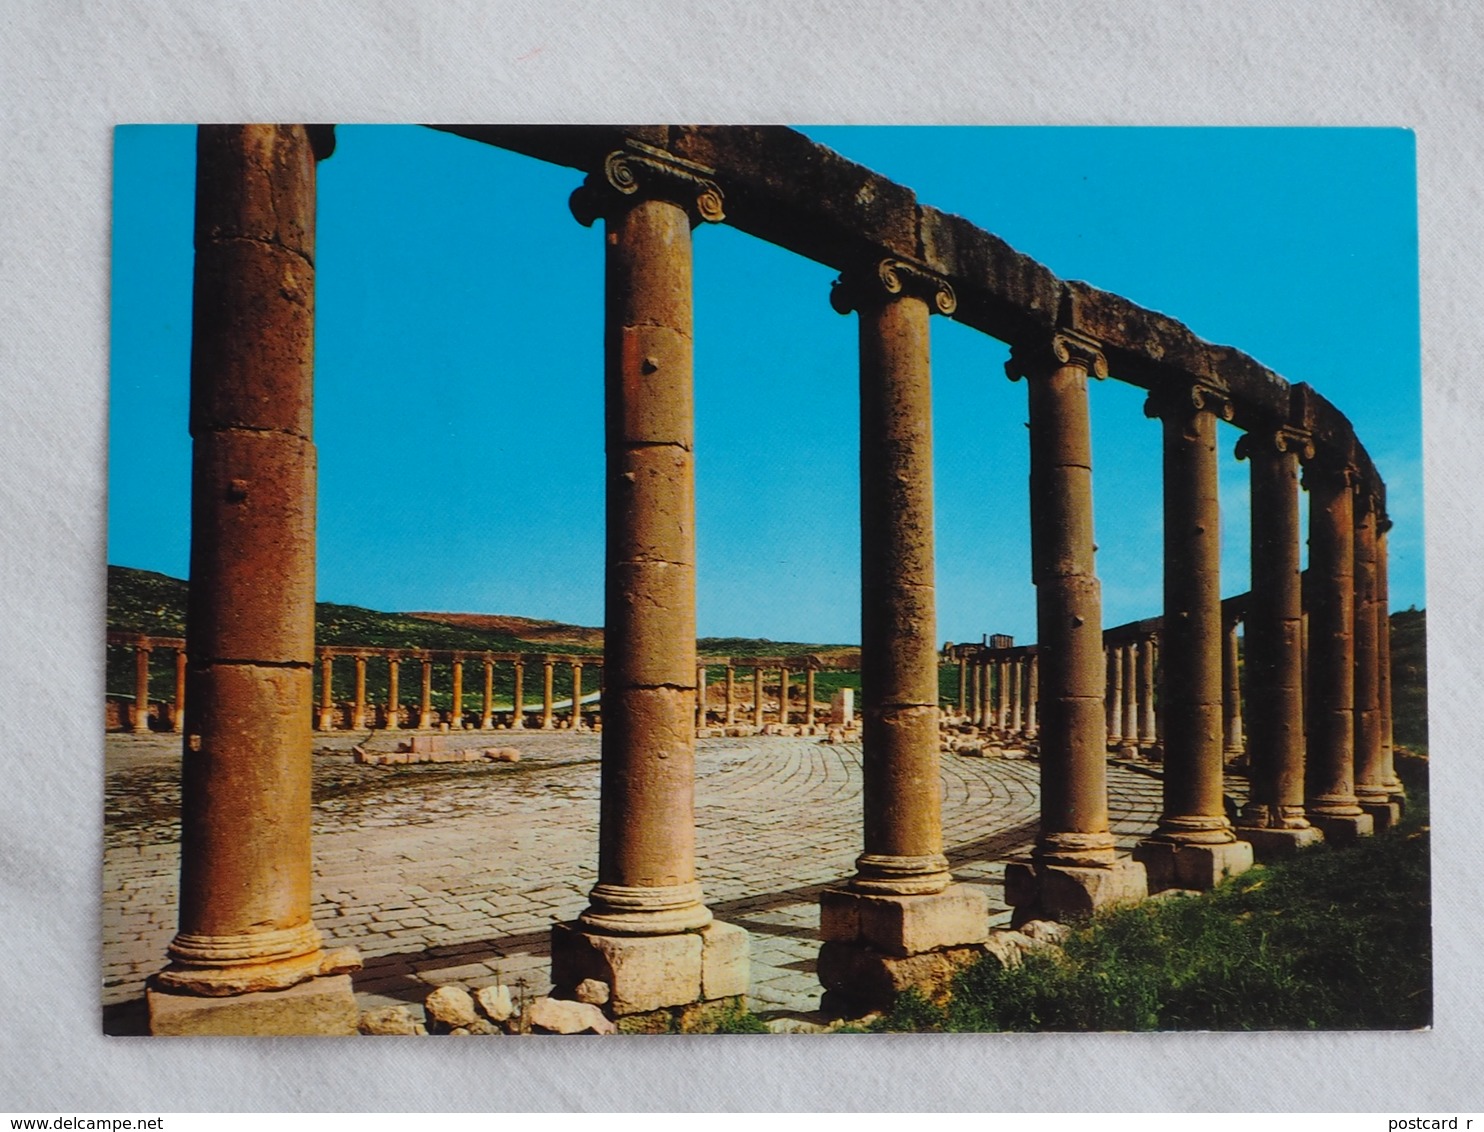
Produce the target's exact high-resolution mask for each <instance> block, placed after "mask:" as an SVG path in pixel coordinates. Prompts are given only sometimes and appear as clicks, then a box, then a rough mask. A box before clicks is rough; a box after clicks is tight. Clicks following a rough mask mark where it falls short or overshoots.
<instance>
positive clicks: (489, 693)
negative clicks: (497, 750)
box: [479, 657, 581, 731]
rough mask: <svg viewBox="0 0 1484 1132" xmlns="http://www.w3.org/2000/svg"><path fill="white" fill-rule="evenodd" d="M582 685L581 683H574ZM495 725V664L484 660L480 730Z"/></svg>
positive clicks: (486, 659) (486, 658) (488, 659)
mask: <svg viewBox="0 0 1484 1132" xmlns="http://www.w3.org/2000/svg"><path fill="white" fill-rule="evenodd" d="M574 683H577V684H579V685H580V684H581V681H580V680H579V681H574ZM494 725H495V662H494V661H493V660H491V659H490V658H489V657H485V658H484V695H483V698H482V699H481V700H480V704H479V729H480V730H481V731H488V730H489V729H490V728H491V727H493V726H494Z"/></svg>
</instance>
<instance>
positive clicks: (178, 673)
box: [170, 649, 186, 735]
mask: <svg viewBox="0 0 1484 1132" xmlns="http://www.w3.org/2000/svg"><path fill="white" fill-rule="evenodd" d="M185 699H186V651H185V649H176V650H175V703H174V705H173V706H172V707H171V709H170V730H171V731H174V732H175V733H176V734H177V735H179V734H180V733H181V732H182V731H184V730H185Z"/></svg>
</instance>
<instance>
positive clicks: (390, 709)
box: [386, 653, 402, 731]
mask: <svg viewBox="0 0 1484 1132" xmlns="http://www.w3.org/2000/svg"><path fill="white" fill-rule="evenodd" d="M401 668H402V663H401V657H399V656H398V655H397V654H396V653H392V654H391V655H389V656H388V657H387V658H386V729H387V730H388V731H398V730H401V727H402V690H401V688H399V687H398V682H399V680H400V678H401Z"/></svg>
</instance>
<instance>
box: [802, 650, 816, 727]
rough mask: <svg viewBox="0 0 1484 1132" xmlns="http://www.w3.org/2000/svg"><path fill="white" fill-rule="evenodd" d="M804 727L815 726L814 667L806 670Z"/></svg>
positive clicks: (811, 666)
mask: <svg viewBox="0 0 1484 1132" xmlns="http://www.w3.org/2000/svg"><path fill="white" fill-rule="evenodd" d="M804 726H805V727H813V726H814V665H812V664H811V665H809V667H808V668H806V669H804Z"/></svg>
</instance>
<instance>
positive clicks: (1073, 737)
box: [1005, 332, 1147, 923]
mask: <svg viewBox="0 0 1484 1132" xmlns="http://www.w3.org/2000/svg"><path fill="white" fill-rule="evenodd" d="M1107 372H1108V371H1107V362H1106V361H1105V360H1104V358H1103V355H1102V351H1101V350H1100V349H1099V347H1098V345H1097V344H1096V343H1095V342H1091V341H1089V340H1087V339H1084V338H1083V337H1081V336H1080V335H1077V334H1073V333H1070V332H1062V333H1059V334H1057V335H1056V336H1055V337H1054V338H1053V339H1052V340H1051V341H1050V342H1047V343H1041V344H1036V345H1034V346H1022V345H1017V346H1016V347H1015V348H1014V350H1013V351H1012V353H1011V356H1010V361H1009V362H1008V363H1007V364H1006V373H1007V374H1008V375H1009V376H1010V377H1011V378H1012V379H1018V378H1021V377H1024V378H1025V379H1026V386H1027V392H1028V394H1029V405H1030V459H1031V474H1030V493H1031V504H1030V514H1031V564H1032V566H1031V569H1032V576H1031V580H1032V582H1033V583H1034V584H1035V587H1036V633H1037V641H1038V648H1037V653H1036V655H1037V657H1038V660H1039V674H1038V679H1039V683H1040V688H1039V695H1040V701H1041V705H1040V715H1039V726H1040V745H1041V828H1040V832H1039V834H1038V835H1037V838H1036V845H1035V849H1034V850H1033V851H1032V853H1031V856H1030V857H1029V858H1026V859H1021V860H1018V861H1012V862H1010V863H1009V864H1008V865H1007V866H1006V868H1005V899H1006V901H1007V902H1008V903H1011V904H1012V905H1013V906H1014V908H1015V921H1016V922H1017V923H1024V922H1026V921H1027V920H1034V919H1064V918H1067V917H1069V916H1082V915H1087V914H1090V913H1091V912H1092V911H1093V910H1095V909H1096V908H1098V907H1101V906H1103V905H1106V904H1111V903H1116V902H1120V901H1131V900H1140V899H1143V898H1144V896H1146V895H1147V884H1146V880H1145V874H1144V867H1143V865H1141V864H1139V863H1138V862H1136V861H1133V860H1131V859H1129V858H1128V857H1120V856H1119V855H1118V854H1117V852H1116V850H1115V846H1114V840H1113V834H1112V832H1111V829H1110V827H1109V825H1108V787H1107V763H1106V750H1107V734H1106V731H1105V724H1106V716H1105V715H1104V705H1103V693H1104V689H1105V678H1106V669H1105V666H1104V660H1103V641H1102V620H1103V610H1102V586H1101V584H1100V583H1099V581H1098V578H1097V573H1096V569H1095V564H1094V557H1095V553H1096V546H1095V543H1094V538H1093V506H1092V433H1091V426H1090V423H1089V418H1088V406H1087V379H1088V375H1089V374H1095V375H1097V376H1099V377H1102V376H1105V375H1106V374H1107Z"/></svg>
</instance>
